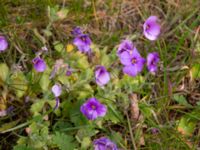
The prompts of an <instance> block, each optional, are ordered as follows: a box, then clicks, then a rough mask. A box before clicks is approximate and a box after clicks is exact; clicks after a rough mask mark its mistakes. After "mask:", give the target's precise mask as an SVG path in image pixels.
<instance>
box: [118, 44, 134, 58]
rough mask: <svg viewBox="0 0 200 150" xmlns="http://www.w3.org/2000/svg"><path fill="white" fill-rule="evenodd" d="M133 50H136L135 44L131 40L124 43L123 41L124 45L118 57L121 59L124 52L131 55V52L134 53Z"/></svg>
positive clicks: (121, 46)
mask: <svg viewBox="0 0 200 150" xmlns="http://www.w3.org/2000/svg"><path fill="white" fill-rule="evenodd" d="M133 49H134V46H133V43H132V42H131V41H129V40H124V41H122V43H121V44H120V45H119V47H118V50H117V55H118V56H119V57H120V55H121V54H122V53H123V52H129V53H131V51H133Z"/></svg>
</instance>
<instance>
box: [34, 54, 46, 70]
mask: <svg viewBox="0 0 200 150" xmlns="http://www.w3.org/2000/svg"><path fill="white" fill-rule="evenodd" d="M32 62H33V64H34V68H35V70H36V71H37V72H44V71H45V70H46V63H45V61H44V60H43V59H41V58H39V57H36V58H34V59H33V60H32Z"/></svg>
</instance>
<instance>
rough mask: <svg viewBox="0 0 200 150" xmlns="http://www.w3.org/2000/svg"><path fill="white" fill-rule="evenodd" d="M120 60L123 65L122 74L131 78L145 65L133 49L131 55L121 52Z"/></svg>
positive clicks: (143, 60)
mask: <svg viewBox="0 0 200 150" xmlns="http://www.w3.org/2000/svg"><path fill="white" fill-rule="evenodd" d="M120 60H121V63H122V64H123V65H125V66H124V68H123V72H124V73H126V74H128V75H130V76H133V77H134V76H136V75H137V74H138V73H140V72H141V71H142V69H143V66H144V63H145V59H144V58H142V57H141V55H140V53H139V52H138V51H137V49H136V48H134V50H133V51H132V53H128V52H123V53H122V54H121V55H120Z"/></svg>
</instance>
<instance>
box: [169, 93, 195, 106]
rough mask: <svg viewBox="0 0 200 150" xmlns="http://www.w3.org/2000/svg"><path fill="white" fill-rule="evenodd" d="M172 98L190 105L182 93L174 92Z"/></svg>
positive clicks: (182, 103)
mask: <svg viewBox="0 0 200 150" xmlns="http://www.w3.org/2000/svg"><path fill="white" fill-rule="evenodd" d="M173 98H174V100H175V101H176V102H178V103H179V104H181V105H184V106H191V105H190V104H189V103H188V102H187V100H186V98H185V97H184V96H183V95H179V94H174V95H173Z"/></svg>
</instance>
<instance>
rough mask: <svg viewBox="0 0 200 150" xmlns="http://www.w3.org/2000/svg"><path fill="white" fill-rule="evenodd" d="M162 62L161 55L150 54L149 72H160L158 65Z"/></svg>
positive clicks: (148, 57) (148, 59)
mask: <svg viewBox="0 0 200 150" xmlns="http://www.w3.org/2000/svg"><path fill="white" fill-rule="evenodd" d="M159 61H160V58H159V55H158V53H157V52H152V53H149V54H148V56H147V68H148V70H149V72H152V73H154V72H156V71H157V70H158V67H157V63H158V62H159Z"/></svg>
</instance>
